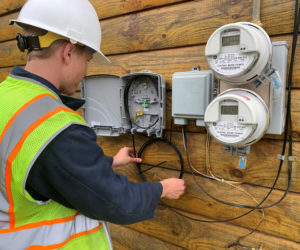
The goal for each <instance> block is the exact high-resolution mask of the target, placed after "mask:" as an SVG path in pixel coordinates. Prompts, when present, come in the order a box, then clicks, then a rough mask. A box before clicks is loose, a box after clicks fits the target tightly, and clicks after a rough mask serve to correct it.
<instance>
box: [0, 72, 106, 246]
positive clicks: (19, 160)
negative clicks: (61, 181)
mask: <svg viewBox="0 0 300 250" xmlns="http://www.w3.org/2000/svg"><path fill="white" fill-rule="evenodd" d="M10 77H12V76H10ZM13 77H14V78H15V76H13ZM18 80H19V79H18ZM23 81H24V79H22V80H20V83H21V84H23V83H24V82H23ZM4 83H5V84H7V85H6V86H9V84H10V81H9V78H8V79H7V80H6V81H5V82H4ZM15 83H18V82H16V79H14V83H13V84H12V85H14V84H15ZM2 84H3V83H1V84H0V95H1V87H3V86H4V85H3V86H1V85H2ZM28 84H29V85H28V86H29V88H30V84H33V83H30V82H29V83H28ZM34 84H35V83H34ZM39 85H41V84H39ZM31 86H32V85H31ZM41 86H42V85H41ZM20 89H21V90H18V91H22V88H21V87H20ZM2 90H3V89H2ZM24 90H25V89H24ZM35 91H36V89H35ZM38 92H39V91H37V95H36V96H34V97H33V98H32V99H30V100H28V101H26V102H25V103H24V104H22V106H20V107H19V108H18V109H17V110H15V112H14V114H13V115H10V116H9V117H8V118H9V119H7V123H6V125H5V126H4V128H3V127H2V128H1V127H0V166H1V168H0V171H1V172H0V178H1V179H0V249H14V250H15V249H24V248H25V247H29V248H28V249H39V248H40V247H41V246H43V247H45V248H43V249H56V248H63V249H90V248H89V247H91V249H100V248H99V247H101V249H109V246H108V242H107V239H106V232H105V229H104V228H103V227H102V224H101V222H99V221H97V220H93V219H90V218H87V217H86V216H84V215H80V214H78V213H77V212H76V211H75V210H73V209H69V208H66V207H64V206H62V205H60V204H58V203H57V202H55V201H47V202H41V201H36V200H34V199H33V198H32V197H31V196H30V195H29V194H28V192H27V191H26V190H25V183H26V179H27V176H28V173H29V171H30V169H31V167H32V165H33V164H34V162H35V160H36V159H37V157H38V156H39V155H40V153H41V152H42V151H43V149H44V148H45V147H46V146H47V145H48V144H49V143H50V142H51V141H52V140H53V139H54V138H55V137H56V136H57V135H58V134H59V133H60V132H61V131H63V130H64V129H66V128H67V127H68V126H70V125H72V124H79V125H84V126H86V124H85V123H84V120H83V119H82V118H80V117H79V115H78V114H77V113H75V112H74V111H72V110H70V109H69V108H67V107H65V106H64V105H63V104H62V103H61V101H60V99H59V98H58V97H57V96H55V95H52V93H49V91H45V89H44V88H41V90H40V93H38ZM19 94H20V93H19ZM2 95H3V92H2ZM1 112H2V113H1ZM3 112H4V113H3ZM0 115H1V117H4V119H5V108H4V109H1V107H0ZM6 117H7V115H6ZM49 125H53V126H49ZM48 128H49V129H48ZM45 129H47V130H45ZM44 130H45V132H44V133H42V132H43V131H44ZM39 136H40V137H39ZM37 138H38V139H40V140H36V139H37ZM33 142H34V143H33ZM35 142H36V143H35ZM23 145H24V147H23ZM28 148H29V149H28ZM26 150H27V151H26ZM28 150H31V151H28ZM24 157H25V158H24ZM25 197H26V198H27V200H26V199H25ZM28 200H29V201H28ZM28 215H29V216H28ZM96 237H97V239H98V240H94V241H93V240H92V241H91V239H92V238H96ZM79 238H80V240H79V241H78V240H77V239H79ZM99 241H101V242H99ZM91 242H94V243H93V244H92V245H90V246H89V245H88V243H91ZM46 246H47V247H46ZM96 246H97V247H96ZM69 247H71V248H69ZM95 247H96V248H95Z"/></svg>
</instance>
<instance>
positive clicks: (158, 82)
mask: <svg viewBox="0 0 300 250" xmlns="http://www.w3.org/2000/svg"><path fill="white" fill-rule="evenodd" d="M165 91H166V90H165V79H164V78H163V77H162V76H161V75H158V74H154V73H152V72H150V71H144V72H139V73H133V74H127V75H124V76H122V77H119V76H116V75H102V74H98V75H92V76H88V77H85V78H84V80H83V82H82V97H83V98H84V99H85V100H86V103H85V105H84V106H83V116H84V118H85V119H86V121H87V123H88V124H89V125H90V126H91V127H92V128H93V129H94V130H95V132H96V134H97V135H101V136H119V135H120V134H122V133H126V132H131V133H136V132H138V133H146V134H147V135H148V136H149V135H151V134H154V135H156V137H161V136H162V131H163V129H164V127H165ZM124 93H125V98H124Z"/></svg>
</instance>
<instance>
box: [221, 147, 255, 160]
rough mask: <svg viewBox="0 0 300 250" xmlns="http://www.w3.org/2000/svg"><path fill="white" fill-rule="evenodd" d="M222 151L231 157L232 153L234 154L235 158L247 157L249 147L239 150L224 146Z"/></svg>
mask: <svg viewBox="0 0 300 250" xmlns="http://www.w3.org/2000/svg"><path fill="white" fill-rule="evenodd" d="M224 151H225V152H229V153H230V155H231V156H233V153H235V157H237V156H238V155H248V154H250V146H246V147H242V148H239V147H234V146H230V145H226V146H224Z"/></svg>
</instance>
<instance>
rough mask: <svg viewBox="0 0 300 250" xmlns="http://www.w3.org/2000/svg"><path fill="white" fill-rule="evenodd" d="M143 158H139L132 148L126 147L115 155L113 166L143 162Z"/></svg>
mask: <svg viewBox="0 0 300 250" xmlns="http://www.w3.org/2000/svg"><path fill="white" fill-rule="evenodd" d="M141 161H142V159H141V158H137V157H136V156H135V155H134V153H133V149H132V148H128V147H124V148H121V149H120V151H119V152H118V153H117V154H116V155H115V156H114V161H113V164H112V165H113V166H119V165H126V164H128V163H130V162H141Z"/></svg>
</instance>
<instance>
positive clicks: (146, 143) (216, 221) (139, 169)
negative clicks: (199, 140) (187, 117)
mask: <svg viewBox="0 0 300 250" xmlns="http://www.w3.org/2000/svg"><path fill="white" fill-rule="evenodd" d="M158 141H160V142H162V143H167V144H168V145H170V146H171V147H173V148H174V149H175V151H176V153H177V155H178V157H179V159H180V165H181V168H180V175H179V178H182V176H183V173H184V163H183V158H182V155H181V153H180V151H179V150H178V149H177V147H176V146H175V145H174V144H173V143H171V142H170V141H168V140H166V139H160V138H151V139H149V140H148V141H146V142H145V143H144V144H143V145H142V147H141V148H140V150H139V152H138V157H139V158H142V156H143V153H144V151H145V149H146V148H147V147H148V146H150V145H151V144H152V143H155V142H158ZM141 164H142V163H136V165H137V169H138V172H139V175H140V176H141V178H142V180H143V181H147V180H146V178H145V176H144V175H143V171H142V170H141ZM159 164H160V163H159ZM147 165H148V163H147ZM160 203H161V204H163V205H165V206H166V207H167V208H168V209H170V210H171V211H173V212H174V213H176V214H178V215H179V216H182V217H184V218H186V219H189V220H193V221H197V222H205V223H221V222H229V221H233V220H236V219H239V218H242V217H244V216H246V215H247V214H249V213H251V212H252V211H254V209H251V210H249V211H248V212H246V213H243V214H241V215H239V216H236V217H233V218H230V219H225V220H202V219H198V218H194V217H191V216H188V215H185V214H183V213H181V212H179V211H177V210H176V209H174V208H172V207H170V206H169V205H168V204H166V203H165V202H164V201H162V200H160Z"/></svg>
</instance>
